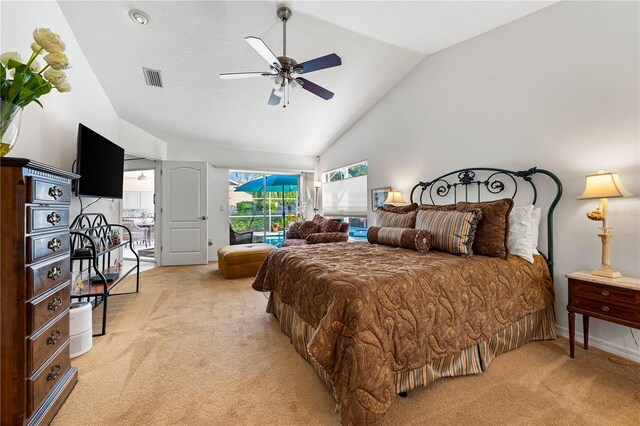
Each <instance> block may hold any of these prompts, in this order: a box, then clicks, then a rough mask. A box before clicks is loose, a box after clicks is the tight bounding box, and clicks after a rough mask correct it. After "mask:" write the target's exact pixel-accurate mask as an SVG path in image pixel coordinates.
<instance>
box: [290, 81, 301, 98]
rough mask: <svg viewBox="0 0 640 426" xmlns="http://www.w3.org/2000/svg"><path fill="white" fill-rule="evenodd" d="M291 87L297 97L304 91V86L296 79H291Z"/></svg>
mask: <svg viewBox="0 0 640 426" xmlns="http://www.w3.org/2000/svg"><path fill="white" fill-rule="evenodd" d="M289 87H291V91H292V92H293V93H294V94H296V95H297V94H298V93H300V92H301V91H302V85H301V84H300V83H298V82H297V81H296V80H295V79H291V83H290V84H289Z"/></svg>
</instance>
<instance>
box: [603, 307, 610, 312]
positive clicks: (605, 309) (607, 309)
mask: <svg viewBox="0 0 640 426" xmlns="http://www.w3.org/2000/svg"><path fill="white" fill-rule="evenodd" d="M602 310H603V311H605V312H609V311H610V310H611V309H609V307H608V306H603V307H602Z"/></svg>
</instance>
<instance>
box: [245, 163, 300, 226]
mask: <svg viewBox="0 0 640 426" xmlns="http://www.w3.org/2000/svg"><path fill="white" fill-rule="evenodd" d="M265 184H266V186H265ZM297 190H298V176H294V175H269V176H267V177H266V178H264V177H260V178H256V179H253V180H250V181H248V182H245V183H243V184H242V185H240V186H238V187H236V189H235V191H234V192H248V193H255V192H280V191H282V226H283V227H284V221H285V214H284V193H285V192H292V191H297Z"/></svg>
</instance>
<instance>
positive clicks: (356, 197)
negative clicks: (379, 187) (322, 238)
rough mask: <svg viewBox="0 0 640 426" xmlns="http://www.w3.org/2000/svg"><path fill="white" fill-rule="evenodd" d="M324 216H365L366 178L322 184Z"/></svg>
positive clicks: (360, 177) (359, 177)
mask: <svg viewBox="0 0 640 426" xmlns="http://www.w3.org/2000/svg"><path fill="white" fill-rule="evenodd" d="M322 214H323V215H324V216H347V217H350V216H351V217H366V216H367V176H358V177H354V178H349V179H344V180H337V181H334V182H326V183H323V184H322Z"/></svg>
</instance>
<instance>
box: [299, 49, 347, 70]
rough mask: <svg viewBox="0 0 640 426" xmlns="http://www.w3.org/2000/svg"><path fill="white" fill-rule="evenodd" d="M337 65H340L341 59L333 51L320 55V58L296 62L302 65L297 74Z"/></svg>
mask: <svg viewBox="0 0 640 426" xmlns="http://www.w3.org/2000/svg"><path fill="white" fill-rule="evenodd" d="M338 65H342V59H340V56H338V55H336V54H335V53H331V54H330V55H326V56H321V57H320V58H315V59H311V60H310V61H306V62H303V63H301V64H298V66H299V67H302V71H299V72H298V74H307V73H310V72H314V71H319V70H323V69H325V68H332V67H337V66H338Z"/></svg>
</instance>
